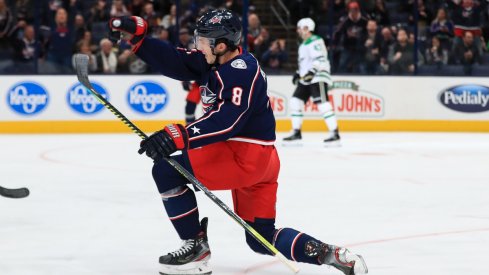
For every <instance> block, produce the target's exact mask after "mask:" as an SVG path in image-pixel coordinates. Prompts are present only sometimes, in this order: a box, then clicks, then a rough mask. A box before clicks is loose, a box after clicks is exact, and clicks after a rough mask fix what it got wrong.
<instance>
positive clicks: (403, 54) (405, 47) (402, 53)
mask: <svg viewBox="0 0 489 275" xmlns="http://www.w3.org/2000/svg"><path fill="white" fill-rule="evenodd" d="M408 37H409V36H408V33H407V31H406V30H405V29H399V30H398V32H397V43H396V44H395V45H394V46H393V47H392V48H391V50H390V51H389V57H388V61H389V68H390V72H391V73H392V74H394V75H404V74H412V73H413V72H414V50H413V47H412V45H411V44H410V43H409V41H408Z"/></svg>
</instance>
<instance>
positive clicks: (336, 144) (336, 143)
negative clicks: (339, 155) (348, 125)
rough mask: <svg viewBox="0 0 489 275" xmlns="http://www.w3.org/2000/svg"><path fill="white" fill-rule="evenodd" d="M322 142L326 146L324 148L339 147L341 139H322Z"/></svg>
mask: <svg viewBox="0 0 489 275" xmlns="http://www.w3.org/2000/svg"><path fill="white" fill-rule="evenodd" d="M323 144H324V147H326V148H334V147H341V141H340V140H334V141H323Z"/></svg>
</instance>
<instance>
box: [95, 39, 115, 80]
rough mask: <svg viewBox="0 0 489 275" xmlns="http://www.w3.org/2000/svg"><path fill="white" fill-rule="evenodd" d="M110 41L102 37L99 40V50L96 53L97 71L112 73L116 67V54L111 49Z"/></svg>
mask: <svg viewBox="0 0 489 275" xmlns="http://www.w3.org/2000/svg"><path fill="white" fill-rule="evenodd" d="M112 46H113V44H112V42H111V41H110V40H109V39H107V38H104V39H102V40H101V41H100V51H99V52H98V53H97V56H96V58H97V72H98V73H104V74H114V73H116V69H117V56H116V54H115V53H114V51H113V50H112Z"/></svg>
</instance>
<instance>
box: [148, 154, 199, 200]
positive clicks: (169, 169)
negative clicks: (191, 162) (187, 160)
mask: <svg viewBox="0 0 489 275" xmlns="http://www.w3.org/2000/svg"><path fill="white" fill-rule="evenodd" d="M172 159H174V160H176V161H177V162H178V163H180V164H182V165H183V163H184V155H178V156H173V157H172ZM183 166H184V167H185V168H186V169H188V168H187V167H186V166H187V165H183ZM189 171H191V170H189ZM152 172H153V179H154V181H155V183H156V186H157V187H158V191H159V192H160V194H161V193H164V192H166V191H168V190H171V189H174V188H176V187H178V186H184V185H186V184H187V183H188V181H187V180H185V178H184V177H183V176H182V175H181V174H180V173H179V172H178V171H177V170H176V169H175V168H173V166H171V165H170V164H169V163H168V162H167V161H165V160H160V161H158V162H157V163H155V164H154V165H153V171H152Z"/></svg>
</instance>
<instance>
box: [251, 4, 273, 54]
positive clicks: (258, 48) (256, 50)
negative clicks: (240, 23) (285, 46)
mask: <svg viewBox="0 0 489 275" xmlns="http://www.w3.org/2000/svg"><path fill="white" fill-rule="evenodd" d="M269 45H270V34H269V33H268V30H267V29H266V28H265V27H263V26H262V25H261V23H260V18H258V15H257V14H256V13H251V14H250V15H249V16H248V47H249V51H250V52H252V53H253V54H255V56H256V57H258V58H260V57H261V56H262V54H263V53H264V52H265V51H266V50H267V49H268V46H269Z"/></svg>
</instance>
